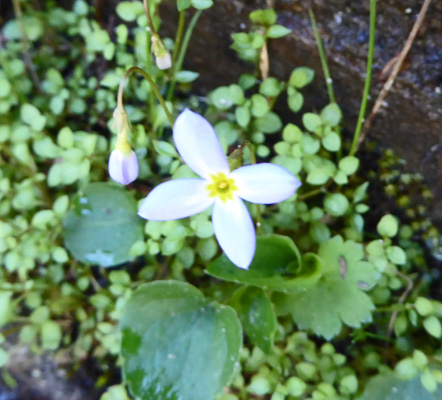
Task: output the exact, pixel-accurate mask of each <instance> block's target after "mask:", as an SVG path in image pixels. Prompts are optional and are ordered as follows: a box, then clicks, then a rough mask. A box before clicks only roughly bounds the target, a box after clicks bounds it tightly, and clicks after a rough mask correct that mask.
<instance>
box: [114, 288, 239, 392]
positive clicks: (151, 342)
mask: <svg viewBox="0 0 442 400" xmlns="http://www.w3.org/2000/svg"><path fill="white" fill-rule="evenodd" d="M141 315H142V318H140V316H141ZM120 327H121V331H122V346H121V354H122V356H123V359H124V363H123V375H124V379H125V380H127V382H128V384H129V387H130V389H131V391H132V393H133V395H134V396H135V397H138V398H141V399H142V400H152V399H155V400H172V399H175V400H177V399H181V400H208V399H213V398H214V397H215V396H216V395H217V394H218V393H219V392H221V391H222V389H223V388H224V387H225V386H226V385H228V384H229V383H230V381H231V378H232V375H233V372H234V370H235V368H236V364H237V363H238V360H239V351H240V348H241V344H242V333H241V325H240V322H239V320H238V317H237V316H236V314H235V311H233V309H232V308H230V307H227V306H223V305H220V304H218V303H215V302H209V301H208V300H206V299H205V298H204V296H203V294H202V293H201V292H200V291H199V290H198V289H196V288H195V287H193V286H191V285H189V284H187V283H182V282H176V281H157V282H153V283H148V284H145V285H142V286H140V287H139V288H138V289H137V290H136V291H134V292H133V294H132V297H131V298H130V300H129V301H128V303H127V305H126V312H125V314H124V315H123V318H122V320H121V323H120Z"/></svg>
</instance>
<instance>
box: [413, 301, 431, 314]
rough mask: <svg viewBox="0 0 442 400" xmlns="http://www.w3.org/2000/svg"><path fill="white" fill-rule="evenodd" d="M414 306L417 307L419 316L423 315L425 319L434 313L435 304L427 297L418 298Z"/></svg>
mask: <svg viewBox="0 0 442 400" xmlns="http://www.w3.org/2000/svg"><path fill="white" fill-rule="evenodd" d="M414 306H415V307H416V311H417V312H418V313H419V315H422V316H423V317H425V316H427V315H430V314H432V313H433V312H434V307H433V303H432V302H431V300H428V299H426V298H425V297H418V298H417V299H416V301H415V303H414Z"/></svg>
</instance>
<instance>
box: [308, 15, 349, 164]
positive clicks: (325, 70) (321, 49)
mask: <svg viewBox="0 0 442 400" xmlns="http://www.w3.org/2000/svg"><path fill="white" fill-rule="evenodd" d="M308 12H309V15H310V20H311V22H312V29H313V34H314V36H315V41H316V47H317V48H318V53H319V59H320V60H321V66H322V71H323V73H324V78H325V85H326V86H327V92H328V98H329V101H330V103H336V99H335V92H334V90H333V79H332V77H331V74H330V68H329V67H328V62H327V56H326V55H325V50H324V45H323V43H322V40H321V36H320V35H319V31H318V25H317V24H316V18H315V14H314V13H313V10H312V9H311V8H309V10H308ZM335 129H336V133H337V134H338V135H339V137H340V138H341V139H342V133H341V128H340V127H339V126H337V127H336V128H335ZM341 157H342V147H340V148H339V150H338V160H340V159H341Z"/></svg>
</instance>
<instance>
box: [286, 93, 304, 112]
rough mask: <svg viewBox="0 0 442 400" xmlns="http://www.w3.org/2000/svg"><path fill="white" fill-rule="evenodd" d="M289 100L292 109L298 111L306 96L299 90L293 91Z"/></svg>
mask: <svg viewBox="0 0 442 400" xmlns="http://www.w3.org/2000/svg"><path fill="white" fill-rule="evenodd" d="M287 102H288V105H289V107H290V110H292V111H293V112H298V111H299V110H300V109H301V108H302V106H303V105H304V96H303V95H302V93H299V92H295V93H292V94H290V95H289V97H288V99H287Z"/></svg>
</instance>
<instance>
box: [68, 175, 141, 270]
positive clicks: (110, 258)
mask: <svg viewBox="0 0 442 400" xmlns="http://www.w3.org/2000/svg"><path fill="white" fill-rule="evenodd" d="M137 208H138V207H137V203H136V201H135V199H134V198H133V197H132V196H131V195H130V194H129V193H128V192H127V191H126V190H124V189H121V188H119V187H117V186H114V185H113V184H108V183H91V184H89V185H88V186H87V187H86V189H85V190H84V193H83V195H82V196H81V197H80V199H79V200H78V202H77V204H76V207H75V208H74V209H73V210H70V211H68V213H67V214H66V217H65V219H64V221H63V229H64V238H65V242H66V247H67V249H68V250H69V251H70V252H71V253H72V255H73V256H74V257H75V258H76V259H77V260H79V261H83V262H87V263H93V264H98V265H100V266H102V267H109V266H113V265H117V264H121V263H123V262H126V261H129V260H130V259H131V257H130V256H129V250H130V248H131V247H132V245H133V244H134V243H135V242H137V241H139V240H142V239H143V234H142V226H141V224H140V222H141V220H140V218H139V217H138V216H137Z"/></svg>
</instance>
